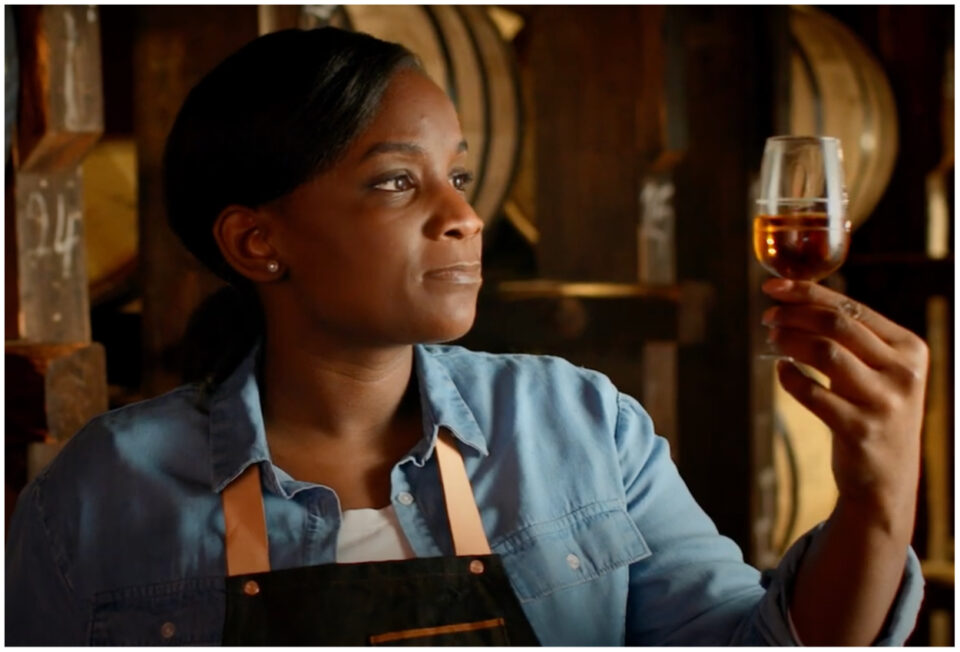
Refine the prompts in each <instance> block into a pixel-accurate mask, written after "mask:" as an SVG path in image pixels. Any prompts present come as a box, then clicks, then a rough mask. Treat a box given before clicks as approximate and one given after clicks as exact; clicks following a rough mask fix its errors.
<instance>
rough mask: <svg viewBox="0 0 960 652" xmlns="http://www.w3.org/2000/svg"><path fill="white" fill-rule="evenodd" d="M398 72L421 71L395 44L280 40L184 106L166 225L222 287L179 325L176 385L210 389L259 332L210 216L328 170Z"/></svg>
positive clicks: (245, 286)
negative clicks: (180, 363) (180, 376)
mask: <svg viewBox="0 0 960 652" xmlns="http://www.w3.org/2000/svg"><path fill="white" fill-rule="evenodd" d="M407 67H408V68H414V69H418V70H422V66H421V65H420V62H419V61H418V60H417V58H416V57H415V56H414V55H413V54H412V53H411V52H410V51H409V50H407V49H406V48H404V47H403V46H402V45H399V44H396V43H389V42H387V41H381V40H379V39H377V38H374V37H372V36H369V35H367V34H362V33H359V32H349V31H344V30H340V29H336V28H333V27H323V28H319V29H312V30H299V29H291V30H283V31H279V32H274V33H271V34H267V35H265V36H261V37H259V38H257V39H255V40H253V41H251V42H250V43H248V44H247V45H245V46H244V47H242V48H241V49H240V50H238V51H237V52H235V53H234V54H232V55H230V56H229V57H227V58H226V59H225V60H224V61H223V62H221V63H220V64H219V65H217V67H216V68H214V69H213V70H212V71H211V72H209V73H208V74H207V75H206V76H205V77H204V78H203V79H202V80H201V81H200V82H199V83H198V84H197V85H196V86H195V87H194V88H193V89H192V90H191V91H190V93H189V94H188V95H187V98H186V100H185V101H184V103H183V106H182V107H181V108H180V112H179V113H178V114H177V117H176V120H175V121H174V124H173V128H172V129H171V131H170V134H169V136H168V137H167V145H166V150H165V152H164V158H163V187H164V199H165V202H166V209H167V218H168V220H169V222H170V226H171V228H172V229H173V231H174V232H175V233H176V234H177V235H178V236H179V238H180V240H181V241H182V242H183V244H184V245H185V246H186V248H187V249H188V250H189V251H190V252H191V253H192V254H193V255H194V256H196V257H197V258H198V259H199V260H200V262H202V263H203V264H204V265H205V266H206V267H208V268H209V269H210V270H211V271H213V272H214V273H215V274H217V275H218V276H220V277H221V278H222V279H224V280H225V281H227V282H228V283H230V284H231V285H232V287H231V286H227V287H226V288H224V289H222V290H221V291H220V292H217V293H215V295H213V296H210V297H208V298H207V300H206V301H205V302H204V303H203V304H202V305H201V306H200V307H199V308H198V310H197V311H196V313H195V314H194V316H193V318H192V319H191V320H190V324H189V326H188V332H187V334H186V336H185V338H184V339H185V341H184V344H183V351H182V352H181V353H182V356H183V357H182V359H183V360H185V361H186V366H185V368H184V370H183V372H184V380H187V381H192V380H200V379H201V378H204V379H206V380H207V381H212V382H214V383H215V382H217V381H218V380H220V379H222V377H223V374H224V373H226V372H227V371H229V370H230V369H232V368H233V366H234V365H235V364H236V363H237V362H239V357H241V356H242V355H243V354H245V353H246V352H247V351H248V350H249V348H250V346H251V345H252V344H253V342H254V341H255V340H256V338H257V336H258V335H259V334H260V332H261V331H262V328H263V315H262V312H261V310H260V306H259V303H258V301H257V299H256V294H255V292H254V291H253V285H252V284H251V283H250V282H249V281H248V280H247V279H245V278H244V277H243V276H241V275H240V274H238V273H237V272H236V271H234V270H233V268H231V267H230V265H229V264H228V263H227V262H226V260H225V259H224V257H223V255H222V254H221V252H220V248H219V247H218V245H217V242H216V240H215V238H214V236H213V225H214V222H215V221H216V219H217V217H218V216H219V214H220V213H221V212H222V211H223V209H225V208H226V207H228V206H230V205H234V204H236V205H241V206H247V207H250V208H255V207H257V206H260V205H263V204H265V203H268V202H270V201H273V200H276V199H279V198H280V197H283V196H284V195H286V194H288V193H290V192H292V191H293V190H294V189H295V188H297V187H298V186H300V185H301V184H303V183H304V182H306V181H309V180H310V179H311V178H313V177H314V176H315V175H317V174H320V173H322V172H323V171H325V170H326V169H328V168H330V167H331V166H332V165H333V164H334V163H336V162H337V160H338V159H339V157H340V156H341V155H342V154H343V153H344V151H345V150H346V149H347V147H348V146H349V144H350V143H351V142H352V141H353V139H354V138H356V137H357V136H358V135H359V133H360V132H361V131H362V130H363V128H364V127H365V126H366V125H367V124H368V123H369V122H370V120H372V119H373V117H374V115H375V114H376V111H377V108H378V107H379V105H380V100H381V99H382V97H383V93H384V91H385V90H386V88H387V85H388V84H389V82H390V78H391V77H392V75H393V74H394V73H395V72H396V71H397V70H399V69H400V68H407ZM231 323H232V324H233V327H232V328H231V326H230V324H231ZM224 326H226V331H225V330H224ZM211 347H215V348H211Z"/></svg>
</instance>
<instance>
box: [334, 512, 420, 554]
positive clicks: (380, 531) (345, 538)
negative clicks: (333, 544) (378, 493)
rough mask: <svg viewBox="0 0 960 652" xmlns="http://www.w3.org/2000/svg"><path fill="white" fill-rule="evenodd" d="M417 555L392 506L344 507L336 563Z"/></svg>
mask: <svg viewBox="0 0 960 652" xmlns="http://www.w3.org/2000/svg"><path fill="white" fill-rule="evenodd" d="M416 556H417V555H416V554H415V553H414V552H413V548H411V547H410V544H409V543H408V542H407V538H406V537H405V536H404V535H403V530H401V529H400V522H399V521H398V520H397V513H396V512H395V511H394V509H393V505H388V506H387V507H384V508H383V509H348V510H346V511H345V512H344V513H343V521H342V522H341V523H340V533H339V535H338V537H337V563H339V564H353V563H357V562H363V561H387V560H390V559H413V558H414V557H416Z"/></svg>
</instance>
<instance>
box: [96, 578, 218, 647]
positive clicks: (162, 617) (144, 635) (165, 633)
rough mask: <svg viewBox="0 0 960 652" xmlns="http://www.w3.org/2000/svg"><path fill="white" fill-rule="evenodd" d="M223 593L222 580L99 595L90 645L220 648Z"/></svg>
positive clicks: (172, 583)
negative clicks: (206, 646)
mask: <svg viewBox="0 0 960 652" xmlns="http://www.w3.org/2000/svg"><path fill="white" fill-rule="evenodd" d="M225 605H226V591H225V588H224V580H223V578H222V577H212V578H194V579H187V580H178V581H176V582H168V583H164V584H148V585H143V586H134V587H127V588H123V589H117V590H114V591H106V592H103V593H98V594H97V595H96V596H95V598H94V607H93V623H92V626H91V640H90V642H91V643H92V644H93V645H219V644H220V641H221V639H222V636H223V621H224V614H225Z"/></svg>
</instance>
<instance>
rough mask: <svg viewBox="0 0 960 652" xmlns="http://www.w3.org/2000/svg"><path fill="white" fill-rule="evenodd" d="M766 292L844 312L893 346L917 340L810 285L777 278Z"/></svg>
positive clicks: (859, 306)
mask: <svg viewBox="0 0 960 652" xmlns="http://www.w3.org/2000/svg"><path fill="white" fill-rule="evenodd" d="M762 289H763V291H764V292H766V293H767V294H768V295H770V296H771V297H772V298H774V299H776V300H777V301H782V302H784V303H814V304H818V305H821V306H824V307H826V308H832V309H834V310H837V311H840V312H844V313H846V314H847V315H849V316H850V317H851V318H853V319H856V320H857V321H859V322H860V323H862V324H863V325H864V326H866V327H867V328H869V329H870V330H872V331H873V332H874V333H876V334H877V335H878V336H879V337H880V338H881V339H882V340H884V341H885V342H887V343H888V344H890V345H891V346H895V347H896V346H898V345H901V344H903V343H905V342H911V343H912V340H913V339H916V336H915V335H914V334H913V333H912V332H910V331H909V330H907V329H906V328H904V327H902V326H900V325H898V324H895V323H894V322H892V321H890V320H889V319H887V318H886V317H884V316H883V315H881V314H880V313H878V312H876V311H874V310H871V309H870V308H868V307H867V306H865V305H863V304H862V303H859V302H856V301H853V300H852V299H850V298H849V297H847V296H845V295H843V294H840V293H839V292H834V291H833V290H831V289H829V288H826V287H824V286H822V285H818V284H817V283H811V282H810V281H790V280H787V279H782V278H777V279H770V280H768V281H766V282H765V283H764V284H763V287H762Z"/></svg>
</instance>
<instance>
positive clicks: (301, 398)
mask: <svg viewBox="0 0 960 652" xmlns="http://www.w3.org/2000/svg"><path fill="white" fill-rule="evenodd" d="M412 371H413V347H412V346H411V345H402V346H396V347H389V348H383V347H381V348H363V347H360V346H352V347H344V346H342V344H339V343H338V344H337V345H336V346H334V345H332V344H330V343H328V342H325V341H324V340H323V339H322V338H309V340H306V339H298V338H293V337H289V336H284V335H282V334H275V335H274V336H272V337H271V333H270V332H269V329H268V332H267V336H266V339H265V341H264V364H263V368H262V378H261V397H262V398H261V402H262V407H263V414H264V422H265V424H266V426H267V434H268V439H275V440H276V439H278V438H282V439H284V440H291V439H296V440H300V441H303V442H304V443H306V442H307V441H309V440H314V441H320V440H327V441H336V442H338V443H357V444H360V443H364V444H373V443H375V442H377V441H383V440H384V439H385V438H386V437H387V436H389V435H390V433H391V431H393V430H394V429H395V428H396V427H397V425H398V424H399V423H400V421H401V420H402V419H404V418H405V417H409V416H413V415H416V414H419V404H418V402H417V396H418V394H417V392H416V388H415V387H414V386H413V383H415V379H414V374H413V373H412Z"/></svg>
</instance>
